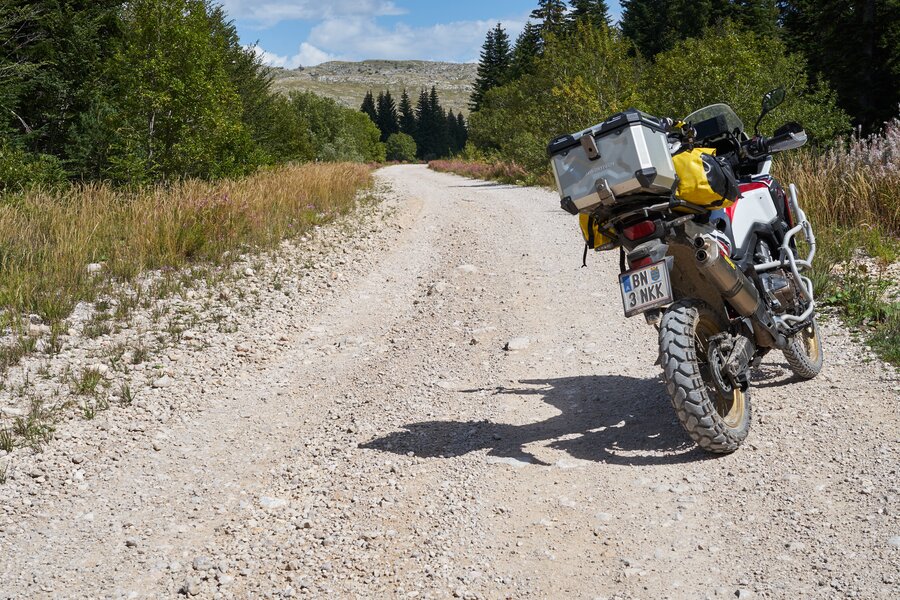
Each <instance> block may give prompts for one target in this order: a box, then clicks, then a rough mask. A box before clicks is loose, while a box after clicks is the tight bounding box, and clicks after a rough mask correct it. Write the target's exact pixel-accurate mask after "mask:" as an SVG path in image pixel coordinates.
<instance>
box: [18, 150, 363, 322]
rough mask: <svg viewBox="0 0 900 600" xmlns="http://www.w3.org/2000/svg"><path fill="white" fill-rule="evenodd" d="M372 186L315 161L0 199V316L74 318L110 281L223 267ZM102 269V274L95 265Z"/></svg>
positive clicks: (348, 204) (358, 171) (343, 208)
mask: <svg viewBox="0 0 900 600" xmlns="http://www.w3.org/2000/svg"><path fill="white" fill-rule="evenodd" d="M369 181H370V169H369V167H367V166H364V165H358V164H308V165H302V166H284V167H280V168H276V169H272V170H266V171H260V172H259V173H257V174H255V175H252V176H250V177H247V178H244V179H239V180H225V181H220V182H215V183H210V182H204V181H195V180H191V181H185V182H183V183H180V184H176V185H174V186H170V187H157V188H152V189H145V190H136V191H123V190H121V189H116V188H114V187H111V186H109V185H106V184H85V185H79V186H73V187H71V188H68V189H65V190H63V191H49V190H44V191H42V190H32V191H29V192H25V193H21V194H18V195H10V196H6V197H3V198H0V311H5V313H6V314H7V315H16V314H21V313H37V314H39V315H41V316H42V317H44V318H45V319H46V320H48V321H51V322H53V321H58V320H60V319H62V318H65V317H66V316H67V315H68V314H69V313H70V312H71V310H72V308H73V307H74V305H75V303H77V302H78V301H79V300H83V299H91V298H92V297H93V295H94V294H95V293H96V291H97V290H98V289H99V286H100V282H101V281H102V280H104V279H107V278H114V279H117V280H130V279H132V278H134V277H135V276H136V275H137V274H139V273H140V272H142V271H144V270H147V269H156V268H161V267H179V266H182V265H184V264H186V263H189V262H192V261H201V260H211V261H219V260H221V259H222V256H223V254H224V253H225V252H226V251H230V250H235V249H240V248H242V247H259V248H265V247H269V246H272V245H273V244H275V243H277V242H278V241H280V240H282V239H284V238H286V237H291V236H295V235H298V234H302V233H303V232H304V231H307V230H308V229H309V228H310V227H312V226H313V225H315V224H318V223H322V222H325V221H327V220H329V219H331V218H332V217H334V216H336V215H339V214H342V213H346V212H347V211H349V210H350V209H351V208H352V207H353V205H354V199H355V198H356V194H357V192H358V191H359V190H360V189H361V188H362V187H364V186H366V185H368V183H369ZM90 263H102V264H103V267H102V273H101V276H97V275H95V274H91V273H88V270H87V265H88V264H90Z"/></svg>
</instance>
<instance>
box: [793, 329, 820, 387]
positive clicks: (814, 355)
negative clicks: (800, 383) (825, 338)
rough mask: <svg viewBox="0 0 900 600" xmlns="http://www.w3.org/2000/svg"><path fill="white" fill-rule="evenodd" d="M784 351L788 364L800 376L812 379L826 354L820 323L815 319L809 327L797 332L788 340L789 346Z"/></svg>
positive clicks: (817, 372)
mask: <svg viewBox="0 0 900 600" xmlns="http://www.w3.org/2000/svg"><path fill="white" fill-rule="evenodd" d="M783 352H784V358H785V359H787V362H788V365H789V366H790V367H791V370H792V371H793V372H794V374H796V375H797V376H798V377H802V378H803V379H812V378H813V377H815V376H816V375H818V374H819V371H821V370H822V362H823V359H824V355H823V353H822V338H821V337H820V335H819V325H818V324H817V323H816V321H815V319H813V322H812V324H811V325H810V326H809V327H807V328H806V329H803V330H801V331H799V332H797V333H795V334H794V335H793V336H792V337H791V339H790V340H788V346H787V348H785V349H784V351H783Z"/></svg>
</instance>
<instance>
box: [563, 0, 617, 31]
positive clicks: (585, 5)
mask: <svg viewBox="0 0 900 600" xmlns="http://www.w3.org/2000/svg"><path fill="white" fill-rule="evenodd" d="M569 4H571V5H572V12H570V13H569V22H570V24H573V23H575V22H576V21H578V20H579V19H586V20H587V21H588V22H590V23H591V24H592V25H593V26H594V27H609V6H608V5H607V4H606V0H571V1H570V2H569Z"/></svg>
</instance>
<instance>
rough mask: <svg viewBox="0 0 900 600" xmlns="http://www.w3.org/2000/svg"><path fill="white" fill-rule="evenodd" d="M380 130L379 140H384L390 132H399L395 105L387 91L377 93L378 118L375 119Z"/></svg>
mask: <svg viewBox="0 0 900 600" xmlns="http://www.w3.org/2000/svg"><path fill="white" fill-rule="evenodd" d="M375 123H376V125H378V129H379V130H381V141H382V142H386V141H387V139H388V137H390V135H391V134H392V133H399V132H400V124H399V122H398V121H397V106H396V105H395V104H394V99H393V98H392V97H391V93H390V92H389V91H386V92H381V93H379V94H378V120H377V121H375Z"/></svg>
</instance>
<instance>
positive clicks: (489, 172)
mask: <svg viewBox="0 0 900 600" xmlns="http://www.w3.org/2000/svg"><path fill="white" fill-rule="evenodd" d="M428 168H430V169H432V170H434V171H439V172H442V173H456V174H457V175H462V176H463V177H471V178H472V179H484V180H486V181H497V182H499V183H510V184H514V185H535V184H538V185H548V184H551V183H552V181H551V180H548V179H547V177H546V176H545V175H544V174H543V173H542V174H539V175H538V174H534V173H529V172H528V171H527V170H526V169H525V168H524V167H522V166H520V165H518V164H516V163H514V162H503V161H490V160H486V159H485V160H463V159H455V158H454V159H447V160H432V161H430V162H429V163H428Z"/></svg>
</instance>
